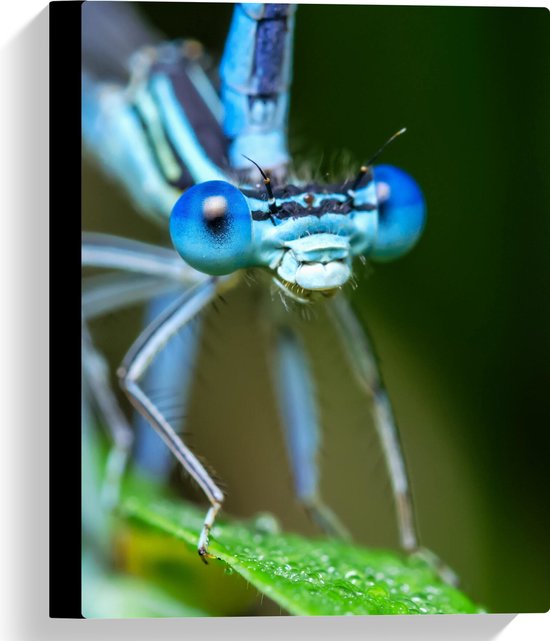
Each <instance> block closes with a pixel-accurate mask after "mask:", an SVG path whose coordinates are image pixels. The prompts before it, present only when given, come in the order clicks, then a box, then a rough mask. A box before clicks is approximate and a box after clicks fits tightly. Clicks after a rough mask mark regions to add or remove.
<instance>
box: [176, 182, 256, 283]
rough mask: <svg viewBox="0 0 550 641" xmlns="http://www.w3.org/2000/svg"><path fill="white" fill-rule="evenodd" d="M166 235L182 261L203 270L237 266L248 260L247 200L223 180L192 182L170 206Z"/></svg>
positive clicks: (229, 269)
mask: <svg viewBox="0 0 550 641" xmlns="http://www.w3.org/2000/svg"><path fill="white" fill-rule="evenodd" d="M170 236H171V237H172V243H173V244H174V247H175V249H176V251H177V252H178V253H179V255H180V256H181V257H182V258H183V259H184V260H185V262H187V263H188V264H189V265H191V267H194V268H195V269H198V270H199V271H201V272H203V273H205V274H211V275H212V276H221V275H224V274H229V273H231V272H233V271H235V270H237V269H241V268H242V267H245V266H247V265H248V264H249V260H250V253H251V244H252V216H251V214H250V208H249V206H248V202H247V200H246V198H245V197H244V196H243V194H242V193H241V192H240V191H239V190H238V189H237V188H236V187H233V185H230V184H229V183H227V182H225V181H223V180H210V181H208V182H204V183H201V184H199V185H195V186H194V187H191V188H190V189H188V190H187V191H186V192H185V193H184V194H183V195H182V196H181V197H180V198H179V199H178V201H177V202H176V204H175V205H174V208H173V209H172V215H171V217H170Z"/></svg>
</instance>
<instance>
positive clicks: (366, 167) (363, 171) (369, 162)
mask: <svg viewBox="0 0 550 641" xmlns="http://www.w3.org/2000/svg"><path fill="white" fill-rule="evenodd" d="M406 131H407V128H406V127H403V128H402V129H400V130H399V131H396V132H395V133H394V134H393V135H392V136H390V137H389V138H388V139H387V140H386V142H385V143H384V144H383V145H382V146H381V147H380V148H379V149H378V150H377V151H376V152H375V153H374V154H373V155H372V156H371V157H370V158H369V160H367V162H366V163H365V164H364V165H362V166H361V168H360V169H359V173H358V174H357V176H356V177H355V180H354V181H353V183H352V185H351V187H350V188H349V189H348V191H347V194H348V196H349V199H348V203H350V202H353V200H354V198H355V190H356V189H357V187H359V185H360V184H361V181H362V180H363V177H364V176H365V174H366V173H368V171H369V167H370V166H372V163H373V162H374V161H375V160H376V159H377V158H378V156H380V154H381V153H382V152H383V151H384V149H386V147H387V146H388V145H389V144H390V143H391V142H393V141H394V140H395V139H396V138H397V137H398V136H400V135H401V134H404V133H405V132H406ZM249 160H250V158H249Z"/></svg>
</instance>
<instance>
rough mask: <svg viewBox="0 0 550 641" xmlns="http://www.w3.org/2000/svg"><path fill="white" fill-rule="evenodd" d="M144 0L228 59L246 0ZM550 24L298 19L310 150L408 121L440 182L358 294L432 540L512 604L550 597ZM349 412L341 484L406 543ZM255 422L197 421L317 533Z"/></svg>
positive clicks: (330, 148)
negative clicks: (211, 1)
mask: <svg viewBox="0 0 550 641" xmlns="http://www.w3.org/2000/svg"><path fill="white" fill-rule="evenodd" d="M141 8H142V10H144V11H145V12H146V13H147V14H148V16H149V19H150V20H151V21H153V22H154V23H155V24H156V25H157V26H158V27H159V28H161V29H162V30H163V31H164V32H165V33H166V34H167V35H169V36H171V37H194V38H197V39H199V40H201V41H202V42H203V43H204V44H205V45H206V47H207V48H208V49H209V51H211V52H212V53H213V55H215V56H219V55H220V54H221V51H222V47H223V42H224V38H225V35H226V32H227V28H228V24H229V20H230V12H231V6H230V5H201V4H160V5H159V4H155V5H141ZM549 36H550V20H549V15H548V12H547V11H546V10H544V9H507V8H505V9H493V8H489V9H487V8H431V7H413V8H404V7H361V6H348V7H335V6H333V7H331V6H307V5H304V6H301V7H300V9H299V11H298V13H297V27H296V45H295V64H294V80H293V88H292V109H291V146H293V147H294V149H295V150H296V151H298V152H299V156H300V157H301V158H302V157H303V158H305V159H307V160H308V161H309V162H310V163H311V165H312V166H317V165H318V164H319V162H320V160H321V156H322V155H323V154H324V157H325V158H329V159H332V160H333V161H334V164H336V165H337V163H338V154H339V152H341V151H343V150H345V151H346V152H349V154H351V157H352V158H353V159H354V160H355V161H356V164H357V166H358V165H359V164H360V163H361V162H362V161H364V160H365V159H366V158H368V157H369V155H371V154H372V152H373V151H374V150H375V149H376V148H377V147H378V146H379V145H380V144H381V143H382V142H383V141H384V140H385V139H386V138H387V137H388V136H389V135H390V134H391V133H393V132H394V131H395V130H397V129H398V128H400V127H402V126H404V125H406V126H407V127H408V133H407V134H406V135H405V136H403V137H402V138H401V139H400V140H399V141H398V142H396V143H394V144H393V146H392V147H391V148H390V149H388V150H387V152H386V153H385V157H384V159H383V162H387V163H392V164H396V165H398V166H401V167H403V168H404V169H406V170H408V171H409V172H411V173H412V174H413V175H414V176H415V177H416V179H417V180H418V182H419V183H420V185H421V186H422V188H423V190H424V193H425V196H426V200H427V203H428V222H427V227H426V231H425V233H424V236H423V237H422V239H421V241H420V242H419V244H418V246H417V247H416V248H415V249H414V250H413V251H412V252H411V253H410V255H408V256H407V257H405V258H404V259H402V260H400V261H397V262H395V263H392V264H387V265H379V266H374V267H373V268H372V269H371V270H370V272H369V274H368V277H361V278H360V287H359V289H358V290H357V291H356V292H355V294H354V296H353V297H354V302H355V304H356V307H357V308H358V310H359V311H360V313H361V316H362V318H363V319H364V320H366V322H367V323H368V325H369V327H370V328H371V332H372V334H373V336H374V339H375V342H376V344H377V347H378V352H379V353H380V356H381V360H382V368H383V373H384V375H385V378H386V382H387V384H388V388H389V390H390V395H391V396H392V398H393V400H394V403H395V406H396V412H397V416H398V420H399V423H400V426H401V431H402V437H403V442H404V447H405V451H406V455H407V461H408V464H409V468H410V473H411V478H412V483H413V489H414V492H415V498H416V503H417V512H418V519H419V524H420V529H421V534H422V540H423V542H424V543H425V544H426V545H427V546H428V547H430V548H432V549H434V550H435V551H436V552H437V553H438V554H439V555H440V556H441V557H442V558H443V559H445V560H446V561H447V562H448V563H450V564H451V565H452V566H453V567H454V568H455V569H456V570H457V571H458V572H459V574H460V575H461V578H462V580H463V588H464V589H465V591H466V592H467V593H468V594H469V595H470V596H471V597H472V598H473V599H474V600H477V601H478V602H481V603H483V604H485V605H486V607H487V608H488V609H489V610H490V611H493V612H514V611H519V612H522V611H543V610H547V609H548V608H549V607H550V598H549V597H550V584H549V582H548V576H549V575H550V563H549V558H550V555H549V552H548V537H549V533H550V527H549V525H550V511H549V509H548V507H549V506H548V482H549V475H548V467H549V455H550V447H549V445H550V436H549V432H550V421H549V419H548V417H549V412H548V406H549V403H548V397H549V392H550V390H549V389H548V388H549V384H550V375H549V374H550V372H549V370H550V367H549V363H550V344H549V342H550V341H549V338H548V328H549V321H550V314H549V311H550V297H549V287H548V277H549V275H550V269H549V267H550V265H549V263H550V260H549V254H550V251H549V250H550V211H549V209H550V208H549V204H550V198H549V183H550V181H549V178H548V177H549V174H550V161H549V151H550V144H549V143H550V131H549V129H550V121H549V114H550V86H549V85H550V83H549V77H550V64H549V57H550V46H549V45H550V38H549ZM346 162H347V161H346ZM86 172H87V173H85V175H84V176H85V183H84V216H85V224H86V227H87V228H88V229H93V230H102V231H117V232H118V233H121V232H122V233H126V234H127V235H129V236H133V237H146V236H147V235H148V233H149V232H148V231H147V230H148V229H149V228H148V227H146V226H143V227H142V228H136V225H135V223H128V222H127V221H132V217H131V216H132V214H128V213H126V214H124V212H122V213H121V210H122V207H123V203H124V201H123V199H122V198H121V197H120V196H117V194H115V195H114V196H113V197H112V198H114V200H109V198H108V197H107V196H103V195H101V193H100V192H101V191H102V189H105V190H106V191H107V190H108V185H107V184H106V183H102V182H101V181H100V178H99V177H98V175H97V173H96V172H90V170H89V169H86ZM86 189H89V191H88V192H86ZM111 214H112V216H117V220H116V221H113V220H112V217H111ZM125 221H126V222H125ZM129 224H132V228H130V227H129ZM152 234H153V235H152V236H151V238H153V239H155V240H157V239H158V237H159V236H158V233H156V235H155V234H154V233H153V232H152ZM119 323H120V321H119ZM134 323H135V324H136V332H137V331H138V327H137V323H136V322H135V321H134ZM113 326H115V327H119V331H120V333H121V334H122V335H123V336H124V340H123V341H122V343H121V345H122V347H120V348H119V350H118V351H117V350H116V349H115V350H114V351H115V352H116V353H115V356H114V357H113V358H115V359H117V358H119V357H121V355H122V354H123V352H124V350H125V349H126V348H127V347H128V344H129V339H128V330H127V329H126V327H127V325H124V321H122V325H120V324H119V325H116V322H115V321H114V320H113V321H111V322H110V323H109V322H108V323H107V330H106V331H109V332H111V331H112V330H113ZM120 327H122V329H120ZM235 344H236V345H237V347H238V344H239V343H238V340H237V339H236V340H235ZM236 355H237V356H238V351H237V352H236ZM243 358H245V359H247V358H248V357H243ZM245 362H247V361H246V360H245ZM229 367H230V365H229ZM200 404H201V401H200V400H197V401H195V405H197V407H199V408H200ZM240 405H241V407H242V399H241V401H240ZM196 411H197V412H198V411H199V410H196ZM228 415H230V414H229V410H228ZM228 420H229V419H228ZM210 422H211V421H210ZM347 422H349V421H346V418H345V417H341V425H340V427H341V428H342V430H343V431H342V433H341V434H338V433H333V434H332V435H331V434H329V436H328V437H327V438H328V441H327V443H326V446H325V451H324V454H323V462H325V460H326V464H325V467H326V473H327V477H328V478H329V482H328V487H327V483H325V488H326V489H325V494H326V495H327V497H329V499H330V503H331V505H333V506H334V507H335V508H336V509H337V511H338V512H339V514H341V516H342V517H343V519H344V520H345V521H346V522H347V523H348V524H349V525H350V527H351V528H352V531H353V532H354V534H355V536H356V537H357V538H358V540H360V541H362V542H364V543H365V544H374V545H395V541H396V539H395V531H394V530H395V525H394V524H393V521H392V519H393V515H392V509H391V500H390V496H389V493H388V491H387V483H386V485H385V486H384V487H385V491H384V494H383V496H384V497H385V499H383V500H382V501H380V502H376V504H375V505H372V504H370V503H369V502H368V501H367V500H365V501H364V500H363V499H362V498H361V497H362V492H363V484H365V485H366V484H368V483H370V482H371V481H372V480H373V478H374V477H376V476H377V475H379V474H380V475H381V474H382V473H383V465H382V464H381V463H380V460H379V455H378V456H377V457H374V459H375V460H374V461H373V460H372V459H371V458H370V457H369V455H368V450H366V449H365V450H362V449H361V448H359V447H355V437H357V438H358V436H357V435H358V434H359V431H358V428H357V427H351V428H349V429H348V433H347V435H346V434H345V433H344V429H345V428H346V424H347ZM351 423H352V424H353V425H355V424H356V422H354V421H351ZM237 425H239V421H238V420H236V421H235V424H234V425H233V424H229V425H224V427H223V430H222V433H221V434H220V430H219V429H218V432H217V433H216V431H215V430H213V431H212V438H218V439H220V438H221V439H222V441H221V444H218V446H217V449H216V446H212V442H211V441H210V442H208V441H206V440H205V441H204V444H203V441H201V440H200V439H201V436H200V434H199V433H198V432H199V431H200V429H201V428H199V427H194V429H193V430H192V431H193V432H195V431H196V432H197V434H196V435H195V438H194V441H193V443H194V444H195V443H196V449H198V451H200V453H201V454H204V455H206V456H207V457H210V456H212V457H213V458H214V464H215V467H216V469H218V471H219V472H220V475H221V476H222V477H224V478H225V479H226V481H227V485H228V488H229V489H230V496H229V502H228V505H227V511H228V512H229V513H234V514H238V515H243V516H247V515H249V514H250V513H251V512H253V511H254V510H258V509H272V510H273V511H275V512H279V516H280V517H281V520H282V521H283V523H284V525H285V527H289V528H291V529H292V528H294V529H299V530H302V531H307V532H313V531H314V530H313V529H311V530H310V529H308V528H309V525H308V524H307V522H306V521H305V520H300V519H301V518H302V517H301V516H300V513H299V510H297V508H295V507H292V509H295V510H296V514H297V516H295V517H292V516H287V517H285V514H284V512H285V505H288V501H289V500H290V499H289V498H288V497H290V481H289V474H288V471H287V470H285V471H284V472H281V466H282V465H283V462H282V460H283V459H282V458H281V460H280V461H279V460H278V459H277V457H279V456H280V455H281V453H282V451H283V448H282V446H281V447H275V448H274V450H273V451H274V452H275V453H274V454H273V452H272V454H273V457H274V458H275V463H269V462H268V460H269V459H266V460H265V461H263V462H261V463H260V469H258V470H256V473H257V474H260V473H262V472H265V479H264V481H262V480H261V478H262V477H261V476H260V477H259V478H258V476H256V477H252V478H250V477H247V475H246V473H245V470H246V464H245V465H244V469H243V465H241V463H240V462H238V463H237V464H236V463H235V462H236V460H237V459H236V458H235V457H237V456H239V452H242V455H241V456H242V458H243V459H246V460H249V459H251V458H258V457H259V460H260V461H262V459H261V454H260V453H258V452H257V451H256V450H255V449H254V448H251V446H249V442H250V439H249V438H248V437H247V436H246V433H245V436H243V434H242V433H241V432H239V431H238V430H237ZM261 427H262V426H261V425H259V426H258V425H257V424H256V425H255V426H254V427H253V428H251V429H253V430H256V431H258V430H260V429H261ZM239 429H240V428H239ZM270 429H271V428H270ZM270 433H271V432H270ZM216 434H217V436H216ZM350 434H351V436H350ZM256 436H258V438H261V434H260V435H257V434H256ZM346 439H348V440H347V441H346ZM230 441H233V443H234V449H233V450H232V449H231V444H230ZM258 442H259V441H258ZM247 445H248V449H247ZM268 454H269V453H268ZM217 456H218V458H216V457H217ZM273 457H272V458H273ZM354 462H355V463H354ZM270 464H271V465H272V467H273V470H272V472H273V473H272V474H271V476H270V470H269V469H268V468H269V465H270ZM354 464H355V468H354ZM262 466H263V467H262ZM369 466H370V467H372V470H370V467H369ZM235 468H237V470H236V471H235ZM348 470H351V472H348ZM364 470H366V471H364ZM373 470H374V471H373ZM361 471H364V478H362V479H361V478H358V477H357V474H358V472H359V473H360V472H361ZM249 473H250V474H254V470H253V469H252V470H251V471H250V472H249ZM277 473H279V476H277ZM346 473H347V476H346ZM281 475H282V477H281ZM281 478H282V479H283V480H281ZM330 479H332V480H330ZM352 483H354V485H351V484H352ZM258 487H262V488H263V490H262V491H265V493H266V494H265V495H258V494H257V493H258ZM251 488H254V489H251ZM254 492H256V494H254ZM281 492H286V493H287V495H285V496H287V498H285V499H280V498H279V499H278V498H277V497H279V495H280V493H281ZM285 501H286V503H285ZM355 501H359V503H358V504H357V503H355ZM384 501H385V503H384ZM288 509H289V510H290V508H288ZM281 511H282V514H281ZM388 523H389V525H388ZM377 528H378V530H377ZM388 528H389V530H388ZM392 528H393V529H392ZM386 530H388V531H389V532H390V535H388V536H386ZM377 532H378V534H377Z"/></svg>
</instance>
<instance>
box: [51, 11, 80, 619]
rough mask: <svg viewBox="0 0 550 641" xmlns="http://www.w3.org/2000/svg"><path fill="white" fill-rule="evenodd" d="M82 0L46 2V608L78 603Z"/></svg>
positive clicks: (54, 611)
mask: <svg viewBox="0 0 550 641" xmlns="http://www.w3.org/2000/svg"><path fill="white" fill-rule="evenodd" d="M81 6H82V3H81V2H51V3H50V4H49V7H48V9H49V37H50V49H49V54H50V99H49V107H50V122H49V127H50V158H49V161H50V162H49V165H50V167H49V169H50V285H51V288H50V292H51V293H50V346H51V360H50V381H51V386H50V390H51V392H50V417H49V419H50V461H49V462H50V477H49V480H50V525H49V534H50V550H49V552H50V564H49V587H50V595H49V596H50V600H49V615H50V617H51V618H83V617H82V611H81V610H82V608H81V578H82V577H81V560H80V556H81V508H82V499H81V430H80V425H81V392H80V378H81V377H80V372H81V347H80V345H81V341H80V329H79V325H80V323H79V319H80V308H81V305H80V297H81V285H80V280H81V276H80V274H81V270H80V264H81V263H80V238H81V163H80V161H79V159H80V158H81V142H80V127H81V125H80V111H81V109H80V103H81V100H80V91H81V80H80V78H81V71H80V68H81Z"/></svg>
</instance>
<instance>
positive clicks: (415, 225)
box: [369, 165, 426, 261]
mask: <svg viewBox="0 0 550 641" xmlns="http://www.w3.org/2000/svg"><path fill="white" fill-rule="evenodd" d="M374 181H375V186H376V198H377V201H378V231H377V235H376V240H375V242H374V244H373V247H372V250H371V252H370V253H369V255H370V257H371V258H373V259H374V260H379V261H386V260H392V259H394V258H398V257H399V256H402V255H403V254H405V253H406V252H408V251H409V250H410V249H411V248H412V247H413V246H414V245H415V243H416V242H417V240H418V239H419V238H420V235H421V234H422V230H423V229H424V223H425V220H426V203H425V200H424V196H423V195H422V191H421V190H420V187H419V186H418V184H417V183H416V181H415V180H414V179H413V178H412V177H411V176H410V175H409V174H408V173H406V172H405V171H403V170H402V169H398V168H397V167H393V166H392V165H379V166H378V167H374Z"/></svg>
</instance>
